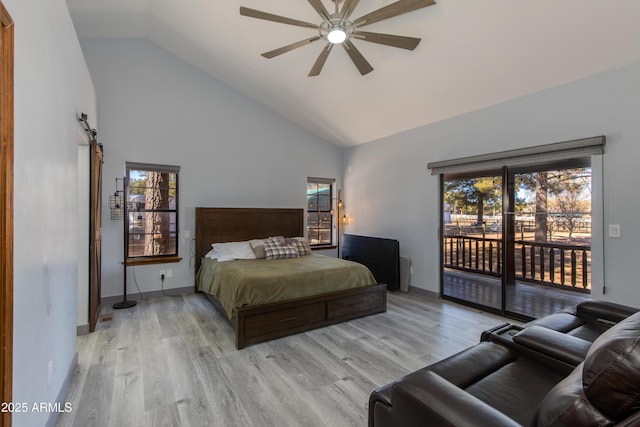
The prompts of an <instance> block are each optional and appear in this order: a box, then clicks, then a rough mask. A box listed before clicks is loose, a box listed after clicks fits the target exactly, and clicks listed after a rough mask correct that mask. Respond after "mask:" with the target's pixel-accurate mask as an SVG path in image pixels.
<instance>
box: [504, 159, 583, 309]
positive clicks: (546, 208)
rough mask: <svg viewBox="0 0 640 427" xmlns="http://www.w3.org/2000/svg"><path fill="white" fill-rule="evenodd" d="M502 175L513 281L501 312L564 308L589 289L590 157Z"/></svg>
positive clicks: (570, 305) (519, 169) (521, 169)
mask: <svg viewBox="0 0 640 427" xmlns="http://www.w3.org/2000/svg"><path fill="white" fill-rule="evenodd" d="M508 179H509V181H510V182H512V183H513V186H514V195H513V197H514V208H513V209H509V210H508V211H507V212H506V215H505V217H506V220H507V221H509V222H510V223H512V227H513V230H514V236H513V238H512V239H510V240H509V242H508V247H507V250H508V252H512V253H513V266H512V268H513V276H514V280H513V281H512V283H506V287H505V299H504V301H505V307H504V308H505V311H506V312H508V313H515V314H521V315H524V316H526V317H534V318H535V317H540V316H543V315H545V314H549V313H552V312H557V311H560V310H564V309H570V308H572V307H574V306H575V305H576V304H577V303H579V302H580V301H582V300H584V299H586V298H588V297H589V294H590V292H591V164H590V161H589V159H584V160H573V161H569V162H561V163H553V164H547V165H544V166H538V167H535V168H518V169H512V170H510V171H509V178H508Z"/></svg>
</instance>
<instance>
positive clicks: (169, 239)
mask: <svg viewBox="0 0 640 427" xmlns="http://www.w3.org/2000/svg"><path fill="white" fill-rule="evenodd" d="M179 170H180V168H179V167H177V166H162V165H148V164H139V163H127V177H126V178H127V179H126V183H127V188H126V192H127V193H126V194H127V202H128V203H127V211H128V215H127V216H126V218H125V222H126V223H125V237H126V239H127V245H126V247H127V254H126V255H127V256H126V257H127V259H132V258H151V257H168V256H177V255H178V244H177V242H178V239H177V236H178V227H177V224H178V172H179Z"/></svg>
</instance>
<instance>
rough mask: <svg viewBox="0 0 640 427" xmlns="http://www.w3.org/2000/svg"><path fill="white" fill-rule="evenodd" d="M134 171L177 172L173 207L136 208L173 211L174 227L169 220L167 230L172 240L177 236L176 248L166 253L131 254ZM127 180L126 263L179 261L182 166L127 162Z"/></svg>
mask: <svg viewBox="0 0 640 427" xmlns="http://www.w3.org/2000/svg"><path fill="white" fill-rule="evenodd" d="M132 171H145V172H160V173H168V174H175V194H174V196H173V202H174V207H173V208H156V209H146V208H144V209H142V210H138V208H136V210H135V212H143V213H151V214H153V213H169V214H171V213H173V214H175V225H174V229H173V230H172V229H171V225H172V223H171V221H170V222H169V229H168V231H167V238H168V240H170V238H171V236H175V239H174V240H175V250H174V251H172V252H171V253H166V254H153V255H132V254H131V236H132V234H133V233H131V232H130V229H131V225H132V222H131V221H130V219H129V216H130V213H131V209H130V208H131V207H132V206H133V205H132V204H133V203H134V202H132V201H130V200H129V196H130V185H131V172H132ZM125 173H126V174H125V180H124V200H125V202H126V203H125V215H124V250H125V257H124V258H125V264H126V265H141V264H159V263H167V262H179V261H181V260H182V258H181V257H180V256H179V251H180V245H179V242H180V240H179V223H180V221H179V218H180V209H179V206H180V205H179V181H180V178H179V177H180V167H179V166H169V165H158V164H148V163H134V162H127V163H126V166H125Z"/></svg>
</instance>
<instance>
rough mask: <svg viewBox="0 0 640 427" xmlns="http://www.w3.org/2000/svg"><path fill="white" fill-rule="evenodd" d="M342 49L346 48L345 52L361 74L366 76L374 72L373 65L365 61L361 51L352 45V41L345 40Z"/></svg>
mask: <svg viewBox="0 0 640 427" xmlns="http://www.w3.org/2000/svg"><path fill="white" fill-rule="evenodd" d="M342 47H344V50H346V51H347V54H348V55H349V57H350V58H351V60H352V61H353V63H354V64H355V66H356V67H357V68H358V71H360V74H362V75H363V76H364V75H365V74H367V73H370V72H372V71H373V67H372V66H371V64H369V62H367V60H366V59H364V56H362V54H361V53H360V51H359V50H358V49H356V47H355V46H354V45H353V43H351V41H350V40H345V41H344V42H343V43H342Z"/></svg>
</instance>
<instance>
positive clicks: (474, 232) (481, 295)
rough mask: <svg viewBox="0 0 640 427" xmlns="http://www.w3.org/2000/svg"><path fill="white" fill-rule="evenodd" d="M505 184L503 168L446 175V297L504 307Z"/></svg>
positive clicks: (444, 275) (444, 219)
mask: <svg viewBox="0 0 640 427" xmlns="http://www.w3.org/2000/svg"><path fill="white" fill-rule="evenodd" d="M502 187H503V185H502V174H501V171H488V172H484V173H480V174H478V173H476V174H456V175H446V176H445V177H444V179H443V184H442V202H443V203H442V206H443V212H442V217H443V226H442V230H443V233H442V257H441V259H442V279H443V280H442V294H443V295H444V296H447V297H450V298H453V299H457V300H461V301H465V302H466V303H468V304H472V305H478V306H482V307H487V308H490V309H494V310H502V306H503V301H502V272H503V268H502V267H503V266H502V264H503V259H502V255H503V254H502V240H503V239H502V211H503V208H502V197H503V190H502Z"/></svg>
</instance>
